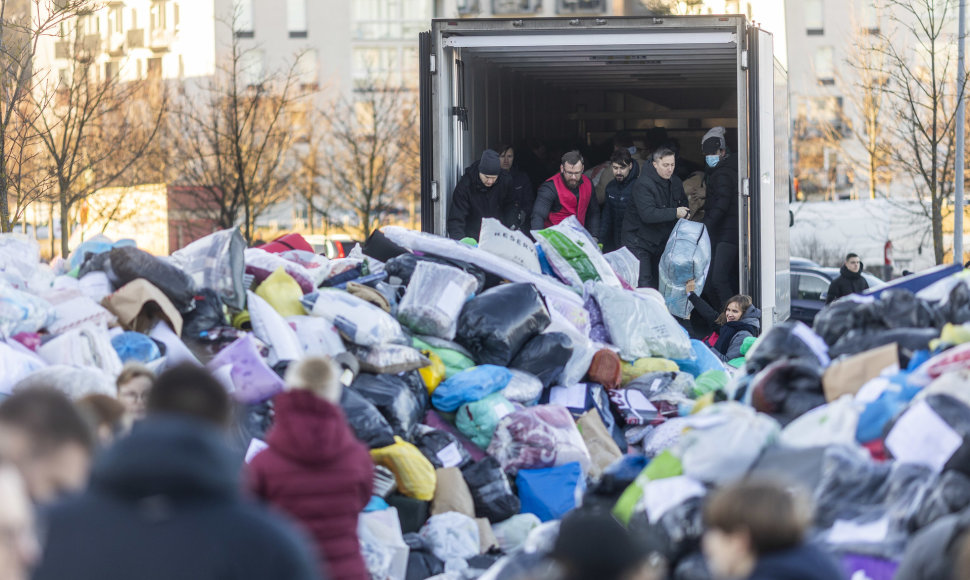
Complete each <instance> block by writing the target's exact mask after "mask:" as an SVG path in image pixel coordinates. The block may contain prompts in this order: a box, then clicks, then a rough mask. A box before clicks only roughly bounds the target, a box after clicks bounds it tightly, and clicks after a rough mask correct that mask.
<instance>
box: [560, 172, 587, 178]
mask: <svg viewBox="0 0 970 580" xmlns="http://www.w3.org/2000/svg"><path fill="white" fill-rule="evenodd" d="M562 174H563V175H565V176H566V177H579V176H580V175H582V174H583V172H582V171H563V172H562Z"/></svg>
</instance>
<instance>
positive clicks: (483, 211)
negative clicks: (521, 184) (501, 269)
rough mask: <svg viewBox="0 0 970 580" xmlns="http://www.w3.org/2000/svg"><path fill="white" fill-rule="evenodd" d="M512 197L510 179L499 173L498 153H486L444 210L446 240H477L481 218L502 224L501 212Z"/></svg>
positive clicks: (459, 182) (505, 173) (462, 179)
mask: <svg viewBox="0 0 970 580" xmlns="http://www.w3.org/2000/svg"><path fill="white" fill-rule="evenodd" d="M511 195H512V176H511V175H510V174H509V173H508V172H506V171H502V166H501V162H500V161H499V157H498V153H496V152H495V151H492V150H491V149H486V150H485V152H484V153H482V158H481V159H480V160H479V162H478V163H474V164H472V166H471V167H469V168H468V171H466V172H465V175H463V176H462V178H461V179H460V180H459V181H458V185H456V186H455V191H454V192H453V193H452V195H451V206H450V207H449V208H448V221H447V229H448V237H449V238H451V239H453V240H460V239H462V238H472V239H475V240H478V236H479V234H480V233H481V230H482V220H483V219H484V218H496V219H499V220H502V221H503V222H504V221H506V220H503V219H502V218H503V215H502V208H503V205H504V204H505V202H506V200H507V199H508V198H510V197H511Z"/></svg>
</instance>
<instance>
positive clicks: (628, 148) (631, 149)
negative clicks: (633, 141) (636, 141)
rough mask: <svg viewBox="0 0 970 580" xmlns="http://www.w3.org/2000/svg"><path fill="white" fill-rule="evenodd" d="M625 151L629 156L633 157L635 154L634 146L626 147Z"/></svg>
mask: <svg viewBox="0 0 970 580" xmlns="http://www.w3.org/2000/svg"><path fill="white" fill-rule="evenodd" d="M626 150H627V151H629V152H630V155H635V154H636V152H637V148H636V146H634V147H627V148H626Z"/></svg>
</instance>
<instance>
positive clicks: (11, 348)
mask: <svg viewBox="0 0 970 580" xmlns="http://www.w3.org/2000/svg"><path fill="white" fill-rule="evenodd" d="M46 366H47V363H46V362H44V360H43V359H41V358H40V357H39V356H37V355H36V354H34V353H33V352H30V351H29V350H27V348H26V347H23V346H21V345H20V344H18V343H17V342H16V341H11V344H7V343H6V342H3V341H0V368H3V372H2V373H0V394H5V395H9V394H10V393H11V389H13V386H14V384H16V383H17V381H19V380H20V379H22V378H24V377H26V376H29V375H30V374H31V373H33V372H35V371H39V370H40V369H43V368H45V367H46Z"/></svg>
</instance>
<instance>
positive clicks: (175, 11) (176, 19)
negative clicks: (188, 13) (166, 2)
mask: <svg viewBox="0 0 970 580" xmlns="http://www.w3.org/2000/svg"><path fill="white" fill-rule="evenodd" d="M172 26H173V27H174V28H175V30H178V29H179V5H178V2H172Z"/></svg>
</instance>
